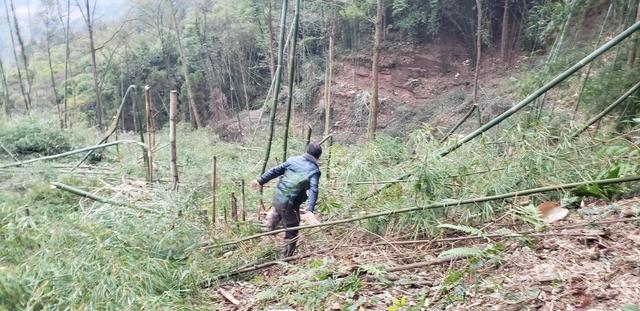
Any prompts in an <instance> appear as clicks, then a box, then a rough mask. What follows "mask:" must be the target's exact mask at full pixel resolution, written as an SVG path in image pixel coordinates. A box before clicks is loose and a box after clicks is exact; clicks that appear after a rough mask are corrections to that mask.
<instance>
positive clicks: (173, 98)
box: [169, 90, 180, 191]
mask: <svg viewBox="0 0 640 311" xmlns="http://www.w3.org/2000/svg"><path fill="white" fill-rule="evenodd" d="M177 106H178V92H177V91H176V90H172V91H171V95H170V97H169V146H170V150H169V152H170V160H171V162H169V166H170V170H171V180H172V186H171V189H172V190H173V191H175V190H178V183H179V182H180V178H179V177H178V164H177V161H178V160H177V150H176V115H177Z"/></svg>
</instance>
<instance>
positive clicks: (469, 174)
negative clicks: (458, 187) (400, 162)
mask: <svg viewBox="0 0 640 311" xmlns="http://www.w3.org/2000/svg"><path fill="white" fill-rule="evenodd" d="M504 170H506V168H504V167H503V168H497V169H493V170H484V171H478V172H471V173H467V174H460V175H450V176H444V177H442V178H458V177H464V176H471V175H479V174H484V173H491V172H496V171H504ZM412 181H417V179H403V180H397V179H394V180H380V181H376V180H366V181H352V182H348V183H345V185H347V186H351V185H375V184H397V183H401V182H412Z"/></svg>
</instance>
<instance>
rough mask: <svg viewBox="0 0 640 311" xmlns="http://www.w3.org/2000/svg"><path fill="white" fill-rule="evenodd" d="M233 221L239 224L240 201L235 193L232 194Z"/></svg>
mask: <svg viewBox="0 0 640 311" xmlns="http://www.w3.org/2000/svg"><path fill="white" fill-rule="evenodd" d="M231 220H233V222H236V223H237V222H238V199H237V198H236V193H235V192H231Z"/></svg>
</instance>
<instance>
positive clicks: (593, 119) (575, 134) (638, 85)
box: [571, 81, 640, 138]
mask: <svg viewBox="0 0 640 311" xmlns="http://www.w3.org/2000/svg"><path fill="white" fill-rule="evenodd" d="M639 88H640V81H639V82H638V83H636V84H635V85H634V86H632V87H631V88H630V89H629V90H628V91H627V92H625V93H624V94H622V96H620V97H619V98H618V99H617V100H616V101H614V102H613V103H612V104H611V105H609V106H608V107H607V108H605V109H604V110H603V111H602V112H600V113H599V114H598V115H596V116H595V117H593V118H591V119H590V120H589V121H587V124H585V125H584V126H583V127H581V128H580V129H579V130H577V131H575V132H574V133H573V134H572V135H571V138H575V137H577V136H578V135H580V134H581V133H582V132H584V131H586V130H587V129H588V128H589V127H590V126H591V125H593V124H594V123H596V122H598V120H600V119H602V117H604V116H605V115H607V114H608V113H609V112H611V110H613V109H614V108H616V107H617V106H618V105H619V104H620V103H622V102H624V100H625V99H627V98H628V97H629V96H631V94H633V93H634V92H635V91H637V90H638V89H639Z"/></svg>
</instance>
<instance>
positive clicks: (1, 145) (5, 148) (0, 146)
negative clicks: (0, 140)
mask: <svg viewBox="0 0 640 311" xmlns="http://www.w3.org/2000/svg"><path fill="white" fill-rule="evenodd" d="M0 149H2V150H4V152H6V153H7V154H8V155H9V156H10V157H11V158H12V159H13V160H14V161H16V162H19V163H22V162H21V161H20V160H19V159H18V158H16V156H14V155H13V153H11V151H9V149H7V147H5V146H4V145H3V144H0Z"/></svg>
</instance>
